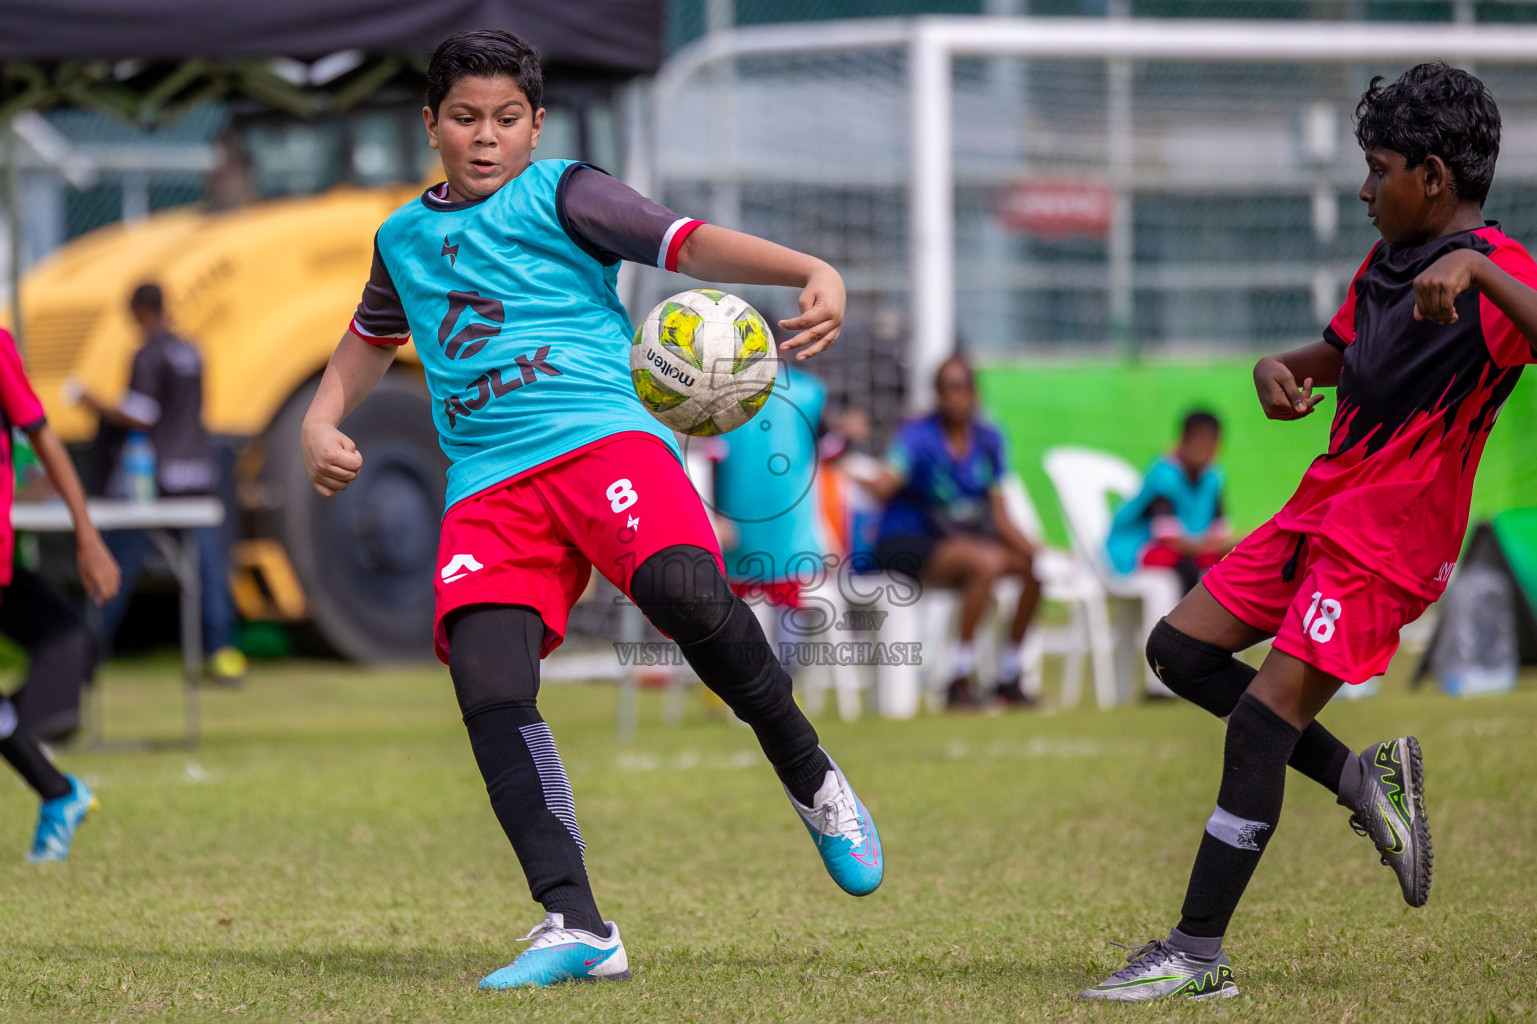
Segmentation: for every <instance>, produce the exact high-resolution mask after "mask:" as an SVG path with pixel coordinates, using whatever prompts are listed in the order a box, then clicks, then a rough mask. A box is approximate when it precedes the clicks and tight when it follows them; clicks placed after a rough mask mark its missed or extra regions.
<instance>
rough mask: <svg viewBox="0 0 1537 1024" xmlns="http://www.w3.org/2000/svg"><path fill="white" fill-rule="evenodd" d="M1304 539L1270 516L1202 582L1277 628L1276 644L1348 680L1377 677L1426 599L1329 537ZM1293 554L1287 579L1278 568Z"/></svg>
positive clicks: (1252, 618) (1239, 610)
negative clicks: (1367, 566) (1365, 565)
mask: <svg viewBox="0 0 1537 1024" xmlns="http://www.w3.org/2000/svg"><path fill="white" fill-rule="evenodd" d="M1302 537H1303V535H1302V534H1297V533H1291V532H1289V531H1287V530H1281V529H1278V528H1277V527H1276V525H1275V523H1274V522H1273V521H1272V522H1268V523H1266V524H1265V525H1264V526H1261V527H1260V528H1259V529H1258V530H1255V531H1254V532H1253V533H1251V534H1249V536H1247V537H1245V538H1244V539H1243V540H1242V541H1241V542H1240V543H1239V544H1238V546H1237V547H1236V548H1234V549H1233V550H1232V552H1231V553H1229V554H1228V556H1227V557H1226V558H1224V559H1223V560H1222V561H1220V562H1218V563H1217V565H1216V567H1215V568H1213V569H1212V570H1211V571H1210V572H1208V573H1207V574H1206V575H1205V577H1204V578H1202V580H1201V582H1202V583H1203V584H1205V585H1206V589H1207V590H1208V591H1210V592H1211V596H1212V597H1215V598H1216V599H1217V603H1218V604H1220V605H1222V607H1224V608H1226V609H1227V610H1228V611H1230V612H1232V613H1233V614H1234V615H1236V616H1237V617H1238V618H1239V619H1242V620H1243V621H1244V622H1246V623H1248V624H1249V625H1251V626H1253V627H1254V628H1255V629H1263V630H1264V631H1265V632H1267V633H1274V634H1275V643H1274V646H1275V649H1276V650H1278V651H1281V652H1283V653H1286V654H1290V655H1291V656H1292V657H1294V658H1298V659H1300V660H1302V661H1305V662H1307V663H1308V664H1309V665H1312V666H1313V667H1314V668H1317V669H1320V670H1322V671H1324V672H1327V673H1329V674H1330V675H1332V676H1334V677H1336V678H1338V679H1343V680H1344V681H1345V682H1347V683H1364V682H1365V681H1366V680H1368V679H1370V678H1371V677H1372V676H1376V675H1381V674H1382V673H1383V672H1384V671H1386V670H1387V667H1388V662H1390V661H1392V660H1393V655H1394V653H1395V652H1397V650H1398V631H1399V630H1400V629H1402V628H1403V627H1404V626H1406V625H1408V624H1409V623H1411V622H1413V621H1414V620H1415V619H1417V618H1419V617H1420V615H1421V614H1422V613H1423V612H1424V611H1425V609H1426V608H1428V607H1429V606H1430V601H1429V600H1427V599H1426V598H1423V597H1420V596H1419V595H1417V594H1411V593H1410V592H1409V591H1407V590H1404V589H1403V588H1401V587H1398V586H1395V585H1394V584H1392V583H1389V582H1388V581H1387V580H1385V579H1383V578H1382V577H1381V576H1378V575H1376V574H1375V573H1373V572H1371V571H1370V570H1368V569H1365V568H1363V567H1362V566H1361V565H1359V564H1358V563H1356V562H1355V561H1354V560H1353V559H1352V558H1351V557H1350V556H1349V555H1347V554H1345V553H1344V552H1343V551H1341V550H1340V549H1339V548H1337V547H1335V546H1334V545H1333V544H1331V543H1330V542H1329V541H1328V539H1327V538H1324V537H1318V536H1308V537H1307V539H1306V540H1302ZM1299 541H1301V547H1300V549H1299V547H1298V543H1299ZM1294 555H1295V556H1296V562H1295V565H1294V573H1293V575H1292V578H1291V580H1290V582H1288V581H1286V580H1284V579H1282V574H1283V569H1285V567H1286V566H1287V564H1288V563H1290V562H1292V558H1293V556H1294Z"/></svg>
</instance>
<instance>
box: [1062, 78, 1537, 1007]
mask: <svg viewBox="0 0 1537 1024" xmlns="http://www.w3.org/2000/svg"><path fill="white" fill-rule="evenodd" d="M1356 117H1357V121H1356V140H1357V141H1358V142H1359V143H1360V144H1361V149H1362V152H1363V155H1364V156H1365V158H1366V168H1367V171H1366V180H1365V182H1364V183H1363V184H1362V185H1361V190H1360V193H1359V196H1360V198H1361V200H1362V201H1363V202H1365V203H1366V211H1367V215H1368V216H1369V217H1371V220H1372V224H1373V226H1375V227H1376V228H1377V230H1378V232H1379V233H1380V234H1381V235H1382V240H1381V241H1380V242H1378V243H1377V244H1376V245H1375V246H1373V247H1372V250H1371V252H1370V253H1369V254H1368V255H1367V257H1366V261H1365V262H1364V263H1362V264H1361V269H1360V270H1359V271H1358V272H1357V273H1356V276H1355V280H1353V281H1352V282H1351V285H1350V290H1349V292H1348V293H1347V294H1346V297H1345V302H1344V305H1343V306H1342V307H1341V308H1340V311H1339V313H1338V314H1336V315H1335V317H1334V319H1333V320H1332V321H1331V322H1330V323H1329V326H1328V327H1327V328H1325V330H1324V335H1323V338H1322V339H1321V340H1319V341H1316V342H1314V343H1313V344H1311V345H1307V346H1304V347H1302V348H1299V349H1294V350H1293V351H1291V352H1286V353H1283V354H1282V355H1279V356H1266V357H1265V358H1263V359H1261V360H1260V361H1259V362H1258V363H1257V364H1256V365H1255V368H1254V383H1255V387H1256V390H1257V391H1258V393H1259V399H1260V405H1261V406H1262V407H1263V408H1264V410H1265V414H1266V415H1267V416H1269V417H1270V418H1271V419H1278V420H1295V419H1301V418H1303V417H1305V416H1308V415H1309V414H1311V413H1312V412H1313V411H1314V408H1315V407H1316V406H1317V405H1318V403H1319V402H1320V401H1321V400H1322V398H1323V396H1322V395H1317V394H1314V393H1313V389H1314V388H1315V387H1329V386H1334V385H1338V388H1339V391H1338V394H1337V405H1336V409H1335V414H1334V426H1333V430H1332V431H1331V432H1330V438H1329V449H1328V451H1327V452H1325V453H1324V454H1323V455H1321V456H1319V457H1318V458H1317V459H1315V460H1314V461H1313V463H1312V464H1311V465H1310V466H1309V467H1308V470H1307V472H1306V473H1305V474H1303V477H1302V483H1301V484H1300V485H1299V486H1298V487H1297V492H1296V494H1294V495H1293V496H1292V498H1291V500H1290V501H1288V502H1287V503H1286V505H1285V506H1284V507H1283V508H1282V509H1281V511H1280V512H1279V513H1277V514H1276V516H1275V517H1274V518H1273V519H1271V520H1270V522H1268V523H1266V524H1265V525H1264V526H1262V527H1260V528H1259V529H1258V530H1256V531H1255V532H1254V533H1252V534H1250V535H1249V536H1248V537H1247V538H1245V539H1244V540H1243V541H1242V542H1241V543H1239V544H1238V546H1237V547H1235V548H1234V549H1233V551H1232V552H1231V553H1230V554H1229V555H1228V556H1227V557H1226V558H1225V559H1223V560H1222V561H1221V562H1220V563H1218V564H1217V565H1216V566H1215V567H1214V568H1213V569H1212V570H1211V571H1210V572H1208V573H1207V574H1206V576H1205V577H1204V578H1203V579H1202V581H1201V583H1200V584H1199V585H1198V586H1197V587H1196V588H1195V589H1194V590H1193V591H1191V592H1190V594H1189V595H1188V596H1187V597H1186V598H1185V599H1184V600H1183V601H1181V602H1180V603H1179V605H1178V606H1176V607H1175V609H1174V610H1173V611H1172V612H1170V613H1169V615H1168V617H1167V618H1165V619H1164V620H1163V621H1162V622H1160V623H1159V624H1158V626H1157V627H1156V628H1155V629H1154V630H1153V633H1152V636H1151V637H1150V638H1149V639H1148V644H1147V656H1148V660H1149V662H1150V663H1151V664H1152V666H1153V668H1154V671H1156V672H1157V673H1158V676H1159V678H1161V679H1162V680H1163V681H1164V683H1165V684H1166V685H1167V686H1168V687H1169V688H1170V689H1172V690H1173V691H1174V692H1175V693H1177V694H1179V695H1180V696H1182V697H1184V698H1186V699H1187V700H1189V701H1191V702H1192V703H1194V704H1197V705H1199V706H1200V707H1202V708H1204V709H1206V710H1207V711H1210V712H1211V713H1212V714H1214V715H1217V716H1219V717H1223V718H1225V719H1226V721H1227V741H1226V745H1225V747H1224V750H1223V765H1222V781H1221V784H1220V786H1219V788H1218V790H1217V805H1216V808H1215V810H1214V811H1213V812H1212V815H1211V818H1210V819H1209V820H1208V821H1207V823H1206V830H1205V834H1204V835H1203V836H1202V838H1201V842H1200V847H1199V848H1198V850H1197V851H1196V857H1195V865H1194V867H1193V868H1192V870H1191V873H1190V883H1189V886H1188V888H1187V889H1186V891H1185V903H1184V907H1183V910H1182V912H1181V917H1180V920H1179V924H1178V925H1177V926H1175V928H1174V929H1173V930H1172V931H1171V932H1170V933H1169V937H1168V939H1166V940H1162V939H1155V940H1154V941H1152V942H1149V943H1148V944H1146V945H1145V946H1142V947H1141V948H1139V949H1137V950H1136V951H1134V952H1133V953H1132V955H1131V957H1130V958H1129V962H1128V964H1127V965H1126V966H1125V967H1123V968H1121V969H1120V970H1119V971H1117V972H1115V973H1114V974H1113V975H1111V976H1110V978H1109V979H1108V980H1106V981H1105V982H1104V983H1102V984H1100V985H1097V986H1095V987H1094V988H1092V989H1089V990H1088V991H1086V992H1083V993H1082V995H1083V996H1084V997H1085V998H1089V999H1111V1000H1117V1001H1142V1000H1148V999H1163V998H1185V997H1194V998H1201V999H1205V998H1210V997H1214V996H1229V995H1237V994H1238V985H1237V982H1236V980H1235V979H1234V974H1233V968H1232V965H1231V964H1230V963H1229V962H1228V960H1227V957H1226V956H1225V955H1224V953H1223V951H1222V942H1223V936H1224V934H1225V933H1226V932H1227V928H1228V924H1229V922H1230V921H1231V919H1232V916H1233V913H1234V911H1235V910H1236V909H1237V907H1238V902H1239V900H1240V899H1242V897H1243V893H1244V889H1245V888H1246V887H1247V886H1248V884H1249V879H1250V877H1251V876H1252V875H1253V874H1254V869H1255V868H1256V867H1258V866H1259V861H1260V857H1261V856H1262V855H1263V853H1264V851H1265V847H1266V845H1267V843H1268V842H1269V841H1270V838H1271V836H1272V835H1273V834H1274V832H1275V828H1276V825H1277V823H1278V822H1279V820H1280V816H1281V804H1282V796H1283V793H1284V791H1285V783H1286V768H1287V766H1288V765H1290V766H1291V767H1293V768H1295V769H1297V771H1298V772H1300V773H1301V774H1303V775H1305V776H1307V777H1308V778H1310V779H1312V780H1313V781H1315V782H1317V783H1319V784H1320V785H1322V786H1324V787H1325V788H1326V789H1328V790H1329V791H1330V792H1331V793H1333V794H1336V796H1337V799H1338V801H1339V803H1340V804H1341V805H1342V806H1344V807H1345V808H1346V809H1348V810H1349V811H1350V812H1351V819H1350V820H1351V824H1352V825H1354V826H1355V827H1356V829H1357V830H1358V831H1359V832H1360V833H1361V834H1362V835H1363V836H1367V837H1369V838H1370V839H1371V840H1372V843H1373V845H1374V846H1376V848H1377V852H1378V853H1379V854H1380V855H1381V858H1382V862H1383V863H1384V864H1386V865H1388V866H1389V867H1390V868H1392V869H1393V871H1394V873H1395V874H1396V875H1397V876H1398V883H1399V886H1400V888H1401V890H1402V892H1403V896H1404V900H1405V902H1407V903H1408V904H1409V905H1410V906H1412V907H1419V906H1423V905H1424V904H1425V902H1426V900H1428V899H1429V897H1430V882H1431V866H1432V861H1431V847H1430V827H1429V823H1428V821H1427V819H1426V815H1425V799H1424V764H1423V759H1422V757H1421V752H1420V746H1419V743H1418V741H1417V740H1416V739H1415V738H1414V737H1413V736H1401V737H1398V738H1396V739H1389V740H1385V741H1382V742H1380V743H1374V744H1372V745H1371V746H1369V747H1367V748H1366V749H1365V750H1364V751H1362V752H1361V753H1359V754H1357V753H1353V752H1351V750H1350V749H1349V748H1348V747H1346V746H1345V744H1343V743H1341V742H1340V741H1339V740H1338V739H1336V738H1335V737H1334V736H1333V735H1332V734H1330V732H1329V731H1328V730H1327V729H1325V728H1324V727H1323V726H1322V725H1321V724H1320V723H1319V722H1318V720H1317V715H1318V713H1319V711H1320V710H1321V709H1322V708H1323V707H1324V705H1325V704H1327V703H1328V701H1329V700H1330V698H1332V697H1333V696H1334V694H1335V693H1336V692H1337V691H1338V690H1339V688H1340V687H1341V686H1342V685H1344V684H1347V683H1361V682H1365V681H1366V680H1367V679H1369V678H1371V677H1372V676H1374V675H1378V674H1380V673H1381V672H1382V671H1383V670H1384V669H1386V668H1387V665H1388V663H1389V661H1390V660H1391V659H1392V657H1393V654H1394V652H1395V651H1396V650H1397V648H1398V634H1399V630H1400V629H1402V628H1403V627H1404V626H1405V625H1407V624H1408V623H1410V622H1413V621H1414V620H1415V619H1417V618H1419V616H1420V615H1421V613H1423V612H1424V611H1425V609H1426V607H1427V606H1429V605H1430V604H1431V603H1432V602H1433V601H1435V600H1436V598H1437V597H1439V596H1440V594H1441V592H1442V591H1443V590H1444V589H1445V587H1446V583H1447V580H1448V579H1449V578H1450V576H1451V572H1452V568H1453V566H1454V565H1455V563H1456V561H1457V557H1458V554H1459V553H1460V551H1461V549H1462V539H1463V534H1464V533H1465V532H1466V530H1467V525H1468V509H1469V504H1470V502H1471V499H1472V491H1473V477H1474V474H1475V472H1476V471H1477V469H1478V457H1479V455H1480V454H1481V453H1482V452H1483V448H1484V444H1485V442H1486V441H1487V440H1488V437H1489V432H1490V431H1491V430H1492V429H1493V427H1494V421H1495V418H1496V417H1497V416H1498V414H1499V411H1500V408H1501V407H1502V406H1503V405H1504V403H1505V400H1506V399H1507V398H1509V397H1510V394H1511V391H1512V390H1513V389H1514V388H1515V386H1516V381H1517V379H1518V378H1519V377H1520V375H1521V369H1522V367H1523V366H1525V365H1527V364H1530V363H1533V362H1537V351H1534V349H1533V342H1534V339H1537V263H1534V262H1533V260H1532V257H1531V256H1530V255H1529V254H1528V253H1527V251H1526V250H1525V249H1524V248H1522V247H1521V246H1520V245H1519V244H1518V243H1517V242H1516V241H1515V240H1514V239H1512V238H1510V237H1508V236H1507V235H1506V234H1505V233H1504V232H1502V231H1501V230H1500V228H1499V225H1497V224H1492V223H1488V222H1486V221H1485V220H1484V213H1483V204H1484V200H1485V199H1486V198H1487V197H1488V194H1489V186H1490V184H1491V182H1492V181H1493V180H1494V165H1495V160H1496V159H1497V157H1498V156H1499V151H1500V112H1499V109H1498V108H1497V107H1496V106H1495V103H1494V97H1493V96H1491V95H1490V94H1489V90H1488V89H1487V88H1485V86H1484V84H1483V83H1482V82H1480V81H1479V80H1478V79H1477V78H1475V77H1474V76H1473V75H1470V74H1468V73H1467V72H1466V71H1461V70H1458V69H1457V68H1452V67H1448V66H1447V65H1445V64H1442V63H1440V62H1432V63H1428V64H1421V65H1419V66H1417V67H1414V68H1411V69H1409V70H1408V71H1406V72H1405V73H1404V74H1403V76H1402V77H1400V78H1399V79H1398V80H1397V81H1396V82H1392V83H1390V84H1385V83H1384V82H1383V80H1382V79H1381V78H1380V77H1379V78H1376V79H1373V80H1372V83H1371V87H1370V88H1368V89H1367V91H1366V93H1365V95H1363V96H1362V97H1361V102H1360V105H1359V106H1358V107H1357V108H1356ZM1299 382H1300V383H1299ZM1266 637H1274V644H1273V646H1272V649H1271V651H1270V653H1269V655H1267V656H1266V658H1265V662H1264V664H1263V665H1262V666H1261V667H1260V668H1259V670H1258V671H1257V672H1256V670H1255V669H1253V668H1250V667H1249V666H1248V665H1246V664H1244V663H1243V662H1241V661H1239V660H1237V659H1236V658H1234V657H1233V653H1234V652H1236V651H1240V650H1243V649H1244V648H1246V647H1250V646H1252V645H1253V644H1256V643H1258V642H1260V641H1261V640H1263V639H1265V638H1266Z"/></svg>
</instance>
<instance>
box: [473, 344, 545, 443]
mask: <svg viewBox="0 0 1537 1024" xmlns="http://www.w3.org/2000/svg"><path fill="white" fill-rule="evenodd" d="M549 356H550V346H548V345H540V346H539V348H538V349H536V350H535V352H534V354H533V355H531V356H529V355H520V356H516V357H514V358H513V362H514V363H516V364H517V367H518V376H516V377H514V378H512V380H506V379H504V378H503V377H502V371H501V370H488V371H486V372H485V373H483V374H481V375H480V376H479V377H476V378H475V379H474V380H472V381H470V383H469V385H468V387H467V388H466V390H468V391H472V392H474V393H473V394H471V395H469V396H468V397H465V398H461V397H459V396H457V395H449V396H448V398H447V399H445V400H444V402H443V411H444V412H445V413H446V414H447V415H448V425H449V427H450V428H453V427H454V426H455V425H456V424H457V423H458V422H459V417H461V416H468V415H469V414H470V413H472V412H474V411H476V410H477V409H484V408H485V407H486V403H487V402H490V401H491V399H493V398H501V397H502V396H503V395H506V394H508V393H510V392H513V391H516V390H518V388H521V387H525V386H527V385H529V384H532V383H534V380H535V378H536V377H537V376H538V375H539V374H541V373H542V374H544V375H545V376H546V377H561V376H564V374H562V373H561V372H560V370H558V369H556V368H555V367H554V366H553V365H551V363H550V361H549Z"/></svg>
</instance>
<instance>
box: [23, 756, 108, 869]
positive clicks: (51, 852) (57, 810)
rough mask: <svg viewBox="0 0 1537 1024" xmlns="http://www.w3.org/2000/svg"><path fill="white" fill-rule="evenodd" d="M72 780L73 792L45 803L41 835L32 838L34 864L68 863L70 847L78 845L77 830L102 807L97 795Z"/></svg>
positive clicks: (29, 855)
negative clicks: (75, 842) (37, 862)
mask: <svg viewBox="0 0 1537 1024" xmlns="http://www.w3.org/2000/svg"><path fill="white" fill-rule="evenodd" d="M65 778H67V779H69V792H68V793H66V794H64V795H63V796H60V797H54V798H53V799H52V800H44V801H43V806H42V807H40V808H39V809H38V812H37V835H35V836H34V837H33V838H32V849H30V850H28V851H27V859H28V860H31V861H46V860H64V859H66V858H67V857H68V856H69V844H70V843H71V842H73V841H74V838H75V830H76V829H77V828H79V827H80V823H81V822H82V821H84V820H85V816H86V815H87V814H90V813H91V812H92V811H94V810H95V809H96V808H97V807H99V806H101V805H100V804H99V803H98V802H97V800H96V794H95V793H92V792H91V791H90V789H88V788H87V787H86V784H85V783H83V782H81V781H80V780H79V779H77V778H75V777H74V776H73V775H66V776H65Z"/></svg>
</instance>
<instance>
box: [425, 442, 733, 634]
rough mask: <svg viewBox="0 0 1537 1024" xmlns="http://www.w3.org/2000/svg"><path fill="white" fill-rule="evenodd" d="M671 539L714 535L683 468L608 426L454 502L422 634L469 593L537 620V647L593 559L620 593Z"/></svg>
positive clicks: (565, 611) (704, 541) (711, 539)
mask: <svg viewBox="0 0 1537 1024" xmlns="http://www.w3.org/2000/svg"><path fill="white" fill-rule="evenodd" d="M674 544H691V545H693V546H694V547H700V548H704V549H705V550H706V551H709V552H710V553H711V554H713V555H714V556H715V561H716V563H717V564H720V563H721V556H720V545H719V543H718V542H717V541H716V539H715V531H714V529H712V528H711V526H710V520H709V518H708V517H707V516H706V515H705V510H704V504H703V502H701V501H700V500H699V495H698V494H697V493H696V492H695V491H694V485H693V484H692V483H690V482H689V479H688V477H687V475H685V474H684V472H683V467H682V466H681V465H679V463H678V460H677V458H676V457H675V456H674V455H673V453H672V452H671V451H670V450H669V449H668V448H667V446H666V445H664V444H663V443H662V442H661V441H659V440H657V439H656V438H654V437H652V436H651V435H649V434H640V433H629V434H617V435H615V436H613V437H608V438H604V439H603V440H601V441H597V442H594V443H593V444H590V445H587V446H585V447H583V448H580V449H578V450H576V451H574V452H571V453H569V454H567V455H565V456H562V457H561V458H560V459H558V460H556V461H554V462H551V463H546V464H545V465H543V466H539V467H536V468H534V469H531V470H529V471H528V472H526V473H523V474H521V475H519V476H516V477H513V478H512V479H511V480H508V481H506V482H504V483H500V484H497V485H496V486H495V487H492V488H489V489H487V490H484V491H481V492H480V493H479V494H476V495H474V496H472V497H469V498H466V499H464V500H463V501H461V502H459V503H458V504H457V505H455V506H454V507H453V508H451V509H449V510H448V514H447V515H445V516H444V517H443V532H442V538H441V539H440V540H439V542H438V577H437V580H436V581H435V583H434V591H435V594H436V597H437V610H436V613H435V615H434V620H435V621H434V628H433V639H434V647H435V648H436V649H437V655H438V660H439V661H442V662H444V663H445V664H446V663H447V662H448V635H447V632H446V630H445V629H444V628H443V620H444V619H445V618H446V617H447V615H448V613H449V612H451V611H453V610H454V609H456V608H463V607H465V606H467V605H472V604H521V605H526V606H528V607H530V608H532V609H534V611H536V612H538V613H539V617H540V618H541V619H543V620H544V649H543V650H542V651H540V656H541V657H543V656H544V655H546V654H549V653H550V652H551V651H553V650H554V649H555V648H556V647H558V646H559V645H560V642H561V640H563V639H564V638H565V635H566V618H567V616H568V615H569V614H570V611H571V606H572V605H573V604H575V603H576V599H577V598H578V597H580V596H581V595H582V591H583V590H585V589H586V588H587V581H588V580H589V579H590V578H591V577H592V567H593V566H597V567H598V571H599V572H600V573H602V574H603V575H604V576H605V577H607V578H608V579H609V580H610V581H611V582H612V583H613V584H614V586H616V587H618V588H619V589H620V591H622V592H623V593H624V594H625V595H626V596H628V595H629V593H630V578H631V576H632V575H633V574H634V572H635V568H636V566H638V565H640V563H642V562H644V561H645V560H646V559H647V558H650V557H651V556H652V555H654V554H656V553H657V552H658V551H661V550H662V549H663V548H667V547H671V546H672V545H674Z"/></svg>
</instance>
